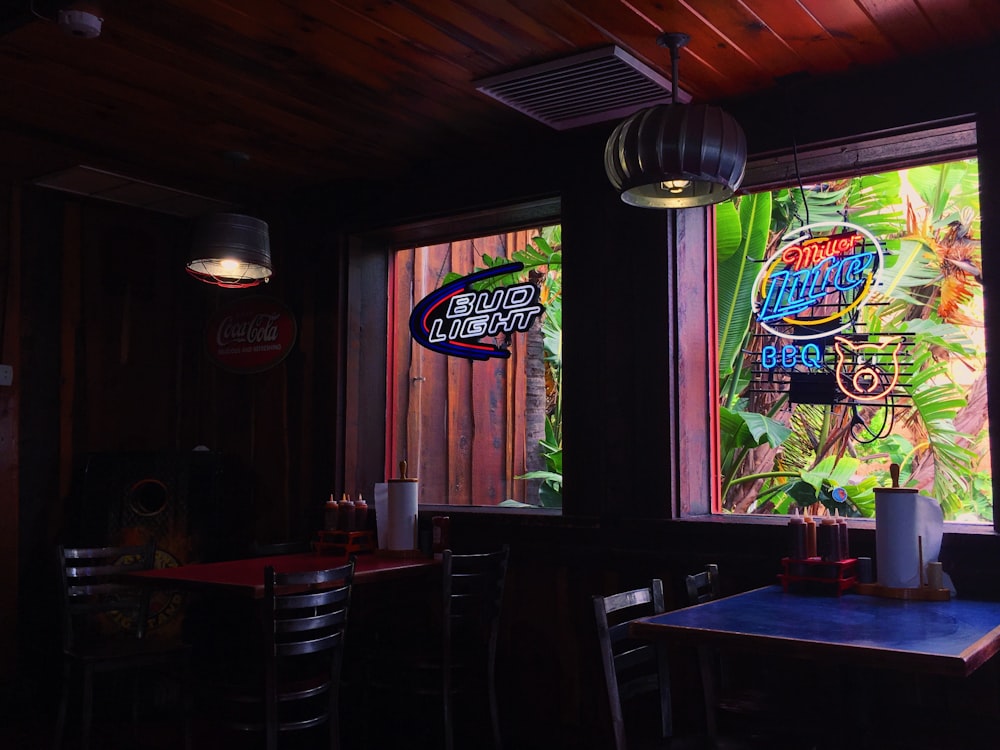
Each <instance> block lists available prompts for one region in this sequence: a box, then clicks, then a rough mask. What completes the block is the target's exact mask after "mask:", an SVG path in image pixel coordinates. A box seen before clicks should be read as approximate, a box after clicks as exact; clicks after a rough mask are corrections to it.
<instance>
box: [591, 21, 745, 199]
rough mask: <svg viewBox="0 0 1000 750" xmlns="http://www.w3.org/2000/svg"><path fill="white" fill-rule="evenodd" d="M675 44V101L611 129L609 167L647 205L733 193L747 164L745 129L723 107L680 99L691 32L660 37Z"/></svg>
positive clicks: (625, 194)
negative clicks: (681, 64) (682, 61)
mask: <svg viewBox="0 0 1000 750" xmlns="http://www.w3.org/2000/svg"><path fill="white" fill-rule="evenodd" d="M656 41H657V44H659V45H660V46H661V47H667V48H668V49H669V50H670V63H671V71H672V72H671V83H672V87H673V91H672V99H671V103H670V104H658V105H656V106H654V107H650V108H648V109H644V110H641V111H639V112H636V113H635V114H634V115H632V116H631V117H629V118H627V119H626V120H624V121H622V122H621V124H619V125H618V127H616V128H615V129H614V131H613V132H612V133H611V136H610V137H609V138H608V142H607V145H606V146H605V148H604V169H605V171H606V172H607V175H608V179H609V180H611V184H612V185H614V186H615V188H617V189H618V190H620V191H621V197H622V200H623V201H625V202H626V203H628V204H630V205H633V206H641V207H644V208H692V207H695V206H707V205H710V204H713V203H720V202H722V201H724V200H727V199H729V198H731V197H732V196H733V194H734V193H735V192H736V190H737V188H739V186H740V183H741V182H742V181H743V173H744V171H745V170H746V162H747V145H746V136H745V135H744V134H743V129H742V128H741V127H740V125H739V123H737V122H736V120H735V119H733V118H732V117H731V116H730V115H728V114H727V113H725V112H723V111H722V110H721V109H720V108H719V107H713V106H708V105H701V104H678V103H677V91H678V84H677V70H678V59H679V57H680V48H681V47H683V46H684V45H686V44H687V43H688V41H689V37H688V35H687V34H682V33H679V32H670V33H666V34H663V35H661V36H660V37H659V38H658V39H657V40H656Z"/></svg>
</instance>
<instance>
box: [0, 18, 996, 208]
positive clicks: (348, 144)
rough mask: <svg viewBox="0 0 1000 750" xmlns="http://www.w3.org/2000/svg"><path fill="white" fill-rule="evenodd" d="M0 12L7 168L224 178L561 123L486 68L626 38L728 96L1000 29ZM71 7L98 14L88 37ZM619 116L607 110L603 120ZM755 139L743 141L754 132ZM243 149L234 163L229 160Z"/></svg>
mask: <svg viewBox="0 0 1000 750" xmlns="http://www.w3.org/2000/svg"><path fill="white" fill-rule="evenodd" d="M3 7H4V8H5V10H0V34H2V36H0V70H2V76H0V143H2V147H0V169H2V170H3V176H4V178H5V179H8V180H15V181H19V180H30V179H34V178H35V177H38V176H40V175H44V174H47V173H49V172H53V171H56V170H59V169H64V168H66V167H70V166H73V165H79V164H83V165H88V166H92V167H96V168H101V169H109V170H112V171H116V172H120V173H124V174H128V175H130V176H133V177H136V178H139V179H143V180H150V181H154V182H158V183H161V184H164V185H168V186H171V187H175V188H178V189H184V190H193V191H197V192H201V193H204V194H209V195H213V194H216V195H217V194H220V193H222V192H224V190H225V186H226V185H227V184H231V183H232V182H233V181H234V180H238V181H240V182H245V183H247V184H248V185H250V186H253V187H256V188H260V189H267V190H270V191H288V190H291V189H294V188H299V187H308V186H314V185H320V184H324V183H337V182H347V183H349V182H350V181H351V180H353V179H357V178H359V177H360V176H364V177H368V178H375V179H393V178H394V177H397V176H399V175H401V174H406V173H409V172H412V171H413V170H417V169H420V167H421V165H422V164H425V163H426V162H427V160H428V159H434V158H438V157H439V156H440V155H442V154H446V155H454V154H460V153H462V152H463V151H464V150H465V149H478V148H490V147H491V146H492V145H495V144H497V143H501V142H510V141H515V142H516V141H519V140H520V139H528V138H531V139H535V138H545V137H550V136H551V135H552V133H553V131H552V129H551V128H550V127H548V126H546V125H543V124H541V123H539V122H537V121H535V120H534V119H532V118H530V117H528V116H526V115H524V114H522V113H520V112H517V111H515V110H514V109H512V108H511V107H508V106H506V105H504V104H503V103H501V102H499V101H497V100H495V99H493V98H491V97H489V96H486V95H485V94H483V93H481V92H480V91H478V90H477V88H476V85H475V82H476V81H478V80H479V79H482V78H484V77H490V76H496V75H499V74H503V73H507V72H510V71H514V70H518V69H520V68H523V67H525V66H531V65H537V64H541V63H546V62H549V61H553V60H558V59H561V58H564V57H566V56H569V55H573V54H575V53H579V52H582V51H589V50H597V49H601V48H606V47H608V46H610V45H616V46H618V47H620V48H621V49H623V50H626V51H627V52H628V53H630V54H631V55H633V56H634V57H635V58H637V59H638V60H639V61H641V62H643V63H645V64H646V65H648V66H651V67H652V68H654V69H656V70H657V71H658V72H659V73H660V74H662V75H663V76H665V77H667V78H669V75H670V62H669V55H668V54H667V52H666V50H664V49H663V48H661V47H659V46H657V44H656V38H657V36H658V35H659V34H660V33H661V32H663V31H683V32H686V33H687V34H689V35H690V37H691V41H690V43H689V44H688V46H687V47H686V48H685V49H684V51H683V52H682V54H681V59H680V76H679V77H680V85H681V88H682V89H684V90H685V91H687V92H689V93H690V94H691V96H692V97H693V99H694V100H697V101H715V102H719V101H726V100H732V99H735V98H740V97H746V96H748V95H753V94H755V93H760V92H764V91H766V90H768V89H771V88H773V87H774V86H775V85H776V81H779V80H781V79H783V78H785V77H788V76H793V75H797V74H808V75H811V76H828V75H836V74H840V73H847V72H855V71H858V70H862V71H863V70H872V71H875V70H877V69H878V68H879V67H880V66H883V65H888V64H891V63H895V62H898V61H900V60H903V61H906V60H915V61H916V60H926V59H927V55H928V54H929V53H937V54H947V53H949V52H953V51H957V50H964V49H969V48H980V47H986V46H987V45H991V44H996V42H997V40H998V39H1000V2H997V1H996V0H142V2H136V0H101V2H99V3H84V2H76V3H66V2H58V1H56V0H34V2H32V1H31V0H18V1H16V2H8V3H6V4H5V5H4V6H3ZM60 9H77V10H85V11H88V12H91V11H92V12H95V13H96V14H97V15H99V16H100V17H101V18H102V19H103V28H102V31H101V34H100V36H99V37H98V38H95V39H82V38H75V37H72V36H70V35H69V34H67V33H64V31H63V30H62V29H61V28H60V26H59V24H58V23H56V22H54V21H52V20H48V19H54V18H57V14H58V11H59V10H60ZM612 126H613V123H611V122H609V123H608V130H609V131H610V129H611V127H612ZM751 145H752V144H751ZM230 151H238V152H244V153H246V154H247V155H249V157H250V161H249V162H247V163H246V164H244V165H243V166H241V167H238V168H235V169H234V166H233V164H232V163H230V162H229V161H227V160H226V159H224V158H223V157H222V154H224V153H225V152H230Z"/></svg>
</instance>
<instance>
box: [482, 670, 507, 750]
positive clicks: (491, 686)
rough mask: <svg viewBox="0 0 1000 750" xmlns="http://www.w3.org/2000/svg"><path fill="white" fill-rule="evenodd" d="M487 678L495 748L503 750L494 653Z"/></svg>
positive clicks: (495, 749)
mask: <svg viewBox="0 0 1000 750" xmlns="http://www.w3.org/2000/svg"><path fill="white" fill-rule="evenodd" d="M486 680H487V682H488V685H487V690H488V691H489V699H490V722H491V723H492V725H493V748H494V750H503V742H502V741H501V739H500V710H499V707H498V706H497V681H496V659H495V658H494V657H493V656H492V655H491V656H490V663H489V666H488V667H487V670H486Z"/></svg>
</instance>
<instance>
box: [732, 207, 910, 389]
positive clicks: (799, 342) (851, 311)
mask: <svg viewBox="0 0 1000 750" xmlns="http://www.w3.org/2000/svg"><path fill="white" fill-rule="evenodd" d="M817 230H823V231H817ZM882 264H883V251H882V247H881V245H880V244H879V242H878V240H877V239H876V238H875V237H874V236H873V235H872V234H871V233H870V232H869V231H868V230H866V229H865V228H863V227H860V226H858V225H856V224H850V223H848V222H827V223H818V224H810V225H808V226H804V227H802V228H801V229H797V230H795V231H793V232H790V233H788V234H786V235H785V236H784V237H783V238H782V244H781V246H780V247H779V248H778V250H777V251H776V252H775V253H773V254H772V255H771V256H770V257H769V258H768V259H767V260H766V261H765V262H764V265H763V267H762V268H761V270H760V273H758V274H757V279H756V281H755V282H754V287H753V298H752V304H753V310H754V313H755V315H756V318H757V322H758V323H759V324H760V327H761V328H762V329H763V330H764V331H765V332H766V334H761V335H762V336H763V337H764V340H763V341H761V346H760V356H759V359H758V361H757V365H756V367H755V377H754V381H755V390H758V391H761V392H775V390H785V389H787V392H788V396H789V399H790V400H792V401H794V402H797V403H814V404H834V403H853V404H855V405H857V406H873V405H876V404H879V403H881V404H884V405H885V406H886V407H888V408H892V406H893V405H894V403H895V401H896V400H897V399H898V398H902V397H904V394H900V393H898V392H897V390H896V389H897V386H898V385H899V381H900V377H901V373H902V369H903V368H902V367H901V364H900V361H901V359H902V356H903V355H902V352H903V350H904V347H905V343H906V341H905V336H904V335H900V334H892V333H866V332H865V331H864V324H863V323H862V322H861V318H860V310H861V308H862V306H863V305H864V304H866V302H868V301H869V299H870V297H871V295H872V293H873V292H874V291H876V290H877V289H878V288H879V286H880V283H881V281H880V275H881V269H882ZM768 334H770V336H768ZM771 336H773V337H777V339H779V340H778V341H775V340H774V338H770V337H771Z"/></svg>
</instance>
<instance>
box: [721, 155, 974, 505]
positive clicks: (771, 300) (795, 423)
mask: <svg viewBox="0 0 1000 750" xmlns="http://www.w3.org/2000/svg"><path fill="white" fill-rule="evenodd" d="M716 221H717V230H718V259H717V263H718V301H719V310H718V315H719V351H720V365H719V377H720V394H719V398H720V406H721V409H720V420H719V421H720V438H721V462H722V466H721V475H722V506H723V510H724V512H730V513H789V512H792V510H793V509H795V508H796V507H798V508H800V509H809V510H810V511H811V512H819V513H823V512H830V513H833V512H839V513H840V515H847V516H872V515H874V512H875V502H874V491H873V489H874V487H876V486H882V487H888V486H891V479H890V466H891V465H892V464H896V465H897V466H898V467H899V470H900V481H899V484H900V486H904V487H915V488H918V489H919V490H920V491H921V492H922V493H924V494H927V495H930V496H932V497H934V498H936V499H937V500H939V501H940V503H941V506H942V508H943V510H944V514H945V519H946V520H952V521H963V522H973V523H991V522H992V519H993V506H992V478H991V472H990V454H989V441H988V434H989V423H988V418H987V393H986V356H985V344H984V314H983V287H982V274H981V263H980V237H981V234H980V215H979V179H978V165H977V162H976V160H975V159H967V160H960V161H950V162H946V163H939V164H932V165H926V166H919V167H912V168H908V169H903V170H900V171H894V172H884V173H881V174H872V175H865V176H858V177H852V178H844V179H836V180H828V181H823V182H813V183H812V184H805V185H801V186H795V187H794V188H790V189H779V190H772V191H765V192H760V193H756V194H750V195H746V196H743V197H740V198H737V199H734V200H733V201H730V202H728V203H726V204H722V205H720V206H718V207H717V212H716ZM803 227H807V228H808V227H812V228H811V229H806V230H804V231H803V229H802V228H803ZM869 272H871V275H870V277H869V276H866V274H868V273H869ZM869 278H870V281H866V279H869Z"/></svg>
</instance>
